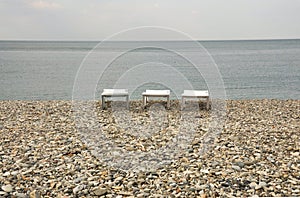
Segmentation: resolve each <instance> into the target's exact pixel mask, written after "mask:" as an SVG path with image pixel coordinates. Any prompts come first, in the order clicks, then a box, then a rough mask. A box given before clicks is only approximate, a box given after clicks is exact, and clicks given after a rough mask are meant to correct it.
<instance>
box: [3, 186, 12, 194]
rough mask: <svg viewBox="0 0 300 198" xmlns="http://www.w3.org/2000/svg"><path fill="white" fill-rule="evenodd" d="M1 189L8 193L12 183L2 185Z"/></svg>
mask: <svg viewBox="0 0 300 198" xmlns="http://www.w3.org/2000/svg"><path fill="white" fill-rule="evenodd" d="M1 189H2V190H3V191H4V192H8V193H9V192H11V191H13V187H12V185H10V184H8V185H4V186H2V187H1Z"/></svg>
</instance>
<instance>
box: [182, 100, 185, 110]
mask: <svg viewBox="0 0 300 198" xmlns="http://www.w3.org/2000/svg"><path fill="white" fill-rule="evenodd" d="M184 103H185V100H184V97H181V110H183V109H184Z"/></svg>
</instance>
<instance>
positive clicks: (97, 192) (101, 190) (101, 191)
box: [93, 188, 107, 196]
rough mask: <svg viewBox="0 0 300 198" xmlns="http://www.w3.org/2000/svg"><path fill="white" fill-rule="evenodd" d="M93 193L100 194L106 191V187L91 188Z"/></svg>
mask: <svg viewBox="0 0 300 198" xmlns="http://www.w3.org/2000/svg"><path fill="white" fill-rule="evenodd" d="M93 193H94V195H97V196H101V195H104V194H106V193H107V189H106V188H96V189H94V190H93Z"/></svg>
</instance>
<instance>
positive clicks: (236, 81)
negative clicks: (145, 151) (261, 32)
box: [0, 39, 300, 100]
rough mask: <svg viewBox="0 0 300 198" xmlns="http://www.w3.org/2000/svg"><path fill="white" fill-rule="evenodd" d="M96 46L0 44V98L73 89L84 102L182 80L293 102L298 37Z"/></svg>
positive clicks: (66, 93)
mask: <svg viewBox="0 0 300 198" xmlns="http://www.w3.org/2000/svg"><path fill="white" fill-rule="evenodd" d="M191 42H193V44H192V45H191ZM103 43H104V42H99V41H0V100H72V98H73V97H74V92H76V90H78V89H77V88H78V87H77V86H81V87H80V90H87V91H91V90H92V91H93V94H90V93H87V94H86V96H87V99H95V98H96V99H97V98H99V97H100V94H101V92H102V89H104V88H127V89H129V90H130V93H131V96H130V97H131V98H133V99H139V98H140V97H141V92H142V91H143V90H145V89H149V88H152V89H162V88H163V89H165V88H166V89H167V88H170V87H171V88H170V89H171V90H173V88H172V86H173V87H177V88H178V89H191V87H185V85H186V82H187V83H190V85H191V86H192V88H194V89H211V88H214V87H216V85H213V83H214V82H218V85H217V86H219V87H218V88H219V89H223V90H224V92H225V93H226V98H227V99H234V100H236V99H300V40H299V39H294V40H293V39H290V40H236V41H234V40H233V41H110V42H106V43H104V44H103ZM195 43H196V44H197V45H194V44H195ZM190 55H191V56H190ZM190 57H193V58H192V59H195V58H196V59H197V61H196V63H194V62H193V61H192V60H190V59H189V58H190ZM202 64H203V65H202ZM199 65H200V66H199ZM210 72H211V73H210ZM210 74H212V75H210ZM75 94H77V93H75ZM82 94H84V92H83V93H82Z"/></svg>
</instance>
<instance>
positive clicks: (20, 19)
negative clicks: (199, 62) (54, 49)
mask: <svg viewBox="0 0 300 198" xmlns="http://www.w3.org/2000/svg"><path fill="white" fill-rule="evenodd" d="M138 26H163V27H169V28H173V29H177V30H179V31H182V32H185V33H187V34H189V35H190V36H191V37H192V38H194V39H198V40H211V39H212V40H223V39H281V38H282V39H286V38H300V0H185V1H184V0H160V1H158V0H0V40H15V39H17V40H22V39H25V40H28V39H29V40H32V39H33V40H102V39H104V38H106V37H108V36H110V35H112V34H114V33H116V32H119V31H122V30H124V29H128V28H133V27H138ZM141 39H142V38H141Z"/></svg>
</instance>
